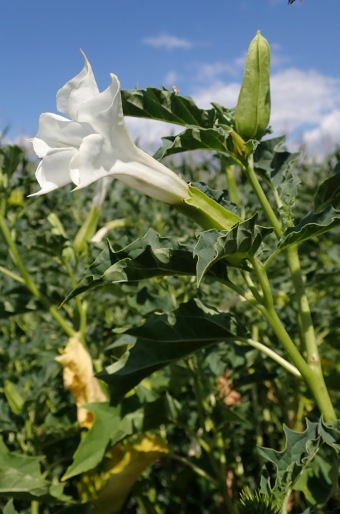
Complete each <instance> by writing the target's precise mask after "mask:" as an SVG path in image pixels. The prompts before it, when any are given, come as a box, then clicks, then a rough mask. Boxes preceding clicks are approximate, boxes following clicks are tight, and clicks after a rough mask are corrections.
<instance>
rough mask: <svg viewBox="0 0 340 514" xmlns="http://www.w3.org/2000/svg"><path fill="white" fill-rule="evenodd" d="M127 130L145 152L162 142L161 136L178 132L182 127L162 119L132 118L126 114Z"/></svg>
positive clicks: (151, 151) (153, 149) (155, 147)
mask: <svg viewBox="0 0 340 514" xmlns="http://www.w3.org/2000/svg"><path fill="white" fill-rule="evenodd" d="M125 122H126V125H127V128H128V131H129V133H130V135H131V137H132V139H133V140H134V141H136V143H137V145H138V146H139V147H140V148H142V149H143V150H145V151H146V152H149V153H153V152H154V151H155V150H156V149H157V148H158V147H159V146H161V144H162V140H161V138H162V137H164V136H170V135H174V134H178V133H179V132H181V131H182V130H184V127H182V126H179V125H173V124H171V123H164V122H163V121H157V120H147V119H144V118H132V117H130V116H126V118H125Z"/></svg>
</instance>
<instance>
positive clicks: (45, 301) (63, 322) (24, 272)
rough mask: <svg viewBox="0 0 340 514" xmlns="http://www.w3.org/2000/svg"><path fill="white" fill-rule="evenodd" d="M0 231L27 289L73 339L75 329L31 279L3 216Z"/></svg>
mask: <svg viewBox="0 0 340 514" xmlns="http://www.w3.org/2000/svg"><path fill="white" fill-rule="evenodd" d="M0 230H1V232H2V235H3V238H4V240H5V241H6V244H7V246H8V249H9V252H10V255H11V258H12V260H13V262H14V264H15V265H16V266H17V268H18V269H19V271H20V273H21V276H22V278H23V280H24V282H25V285H26V287H27V288H28V289H29V290H30V291H31V293H32V295H33V296H35V297H36V298H37V299H38V300H39V301H40V303H41V304H42V305H43V306H44V307H45V308H46V309H47V310H48V312H49V313H50V314H51V316H53V318H54V319H55V321H56V322H57V323H58V325H59V326H60V327H61V328H62V329H63V330H64V332H65V333H66V334H67V335H68V336H69V337H72V336H73V335H74V334H75V330H73V328H72V327H71V326H70V325H69V324H68V323H67V321H66V320H65V319H64V318H63V316H62V315H61V314H60V312H59V311H58V309H57V308H56V307H55V306H54V305H51V304H50V302H49V300H48V298H47V297H46V296H45V295H43V294H42V293H41V292H40V291H39V289H38V287H37V286H36V284H35V282H34V280H33V278H32V277H31V275H30V273H29V272H28V271H27V269H26V267H25V265H24V263H23V262H22V260H21V257H20V254H19V252H18V249H17V247H16V245H15V243H14V241H13V239H12V237H11V234H10V231H9V229H8V227H7V225H6V222H5V219H4V218H3V217H2V216H0Z"/></svg>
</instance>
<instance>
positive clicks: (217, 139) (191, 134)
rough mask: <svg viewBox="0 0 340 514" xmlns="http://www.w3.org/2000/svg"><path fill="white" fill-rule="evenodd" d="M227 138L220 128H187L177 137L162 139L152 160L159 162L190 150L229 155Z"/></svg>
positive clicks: (227, 135) (226, 134)
mask: <svg viewBox="0 0 340 514" xmlns="http://www.w3.org/2000/svg"><path fill="white" fill-rule="evenodd" d="M229 137H230V135H229V133H228V132H227V131H226V130H225V129H224V128H222V127H214V128H201V127H196V126H192V127H187V128H186V130H184V131H183V132H181V133H180V134H178V135H177V136H168V137H162V141H163V145H162V146H161V147H160V148H158V150H157V151H156V153H155V154H154V158H155V159H158V160H161V159H164V157H167V156H168V155H173V154H177V153H182V152H188V151H191V150H214V151H216V152H223V153H229V150H228V146H227V141H228V139H229Z"/></svg>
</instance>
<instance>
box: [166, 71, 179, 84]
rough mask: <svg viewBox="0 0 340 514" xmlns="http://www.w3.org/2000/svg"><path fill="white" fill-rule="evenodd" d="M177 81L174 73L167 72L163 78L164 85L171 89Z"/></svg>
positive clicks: (176, 75)
mask: <svg viewBox="0 0 340 514" xmlns="http://www.w3.org/2000/svg"><path fill="white" fill-rule="evenodd" d="M177 81H178V74H177V73H176V71H169V73H167V74H166V75H165V77H164V84H166V85H167V86H169V87H171V86H173V85H174V84H175V83H176V82H177Z"/></svg>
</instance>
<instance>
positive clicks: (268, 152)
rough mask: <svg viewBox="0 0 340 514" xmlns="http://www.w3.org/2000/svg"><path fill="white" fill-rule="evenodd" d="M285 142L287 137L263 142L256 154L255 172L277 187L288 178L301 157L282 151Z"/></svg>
mask: <svg viewBox="0 0 340 514" xmlns="http://www.w3.org/2000/svg"><path fill="white" fill-rule="evenodd" d="M285 140H286V137H285V136H280V137H275V138H272V139H267V140H266V141H261V143H260V144H259V145H258V146H257V148H256V150H255V153H254V167H255V171H256V172H257V173H259V174H260V175H262V176H263V177H264V178H266V180H267V181H268V182H270V183H271V182H272V183H273V184H274V185H275V187H278V186H279V185H280V184H281V183H282V182H283V181H284V180H285V178H286V177H288V174H289V171H290V169H291V167H292V165H293V164H294V163H295V161H296V160H297V158H298V156H299V154H298V153H290V152H288V151H287V150H282V145H283V144H284V142H285Z"/></svg>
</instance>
